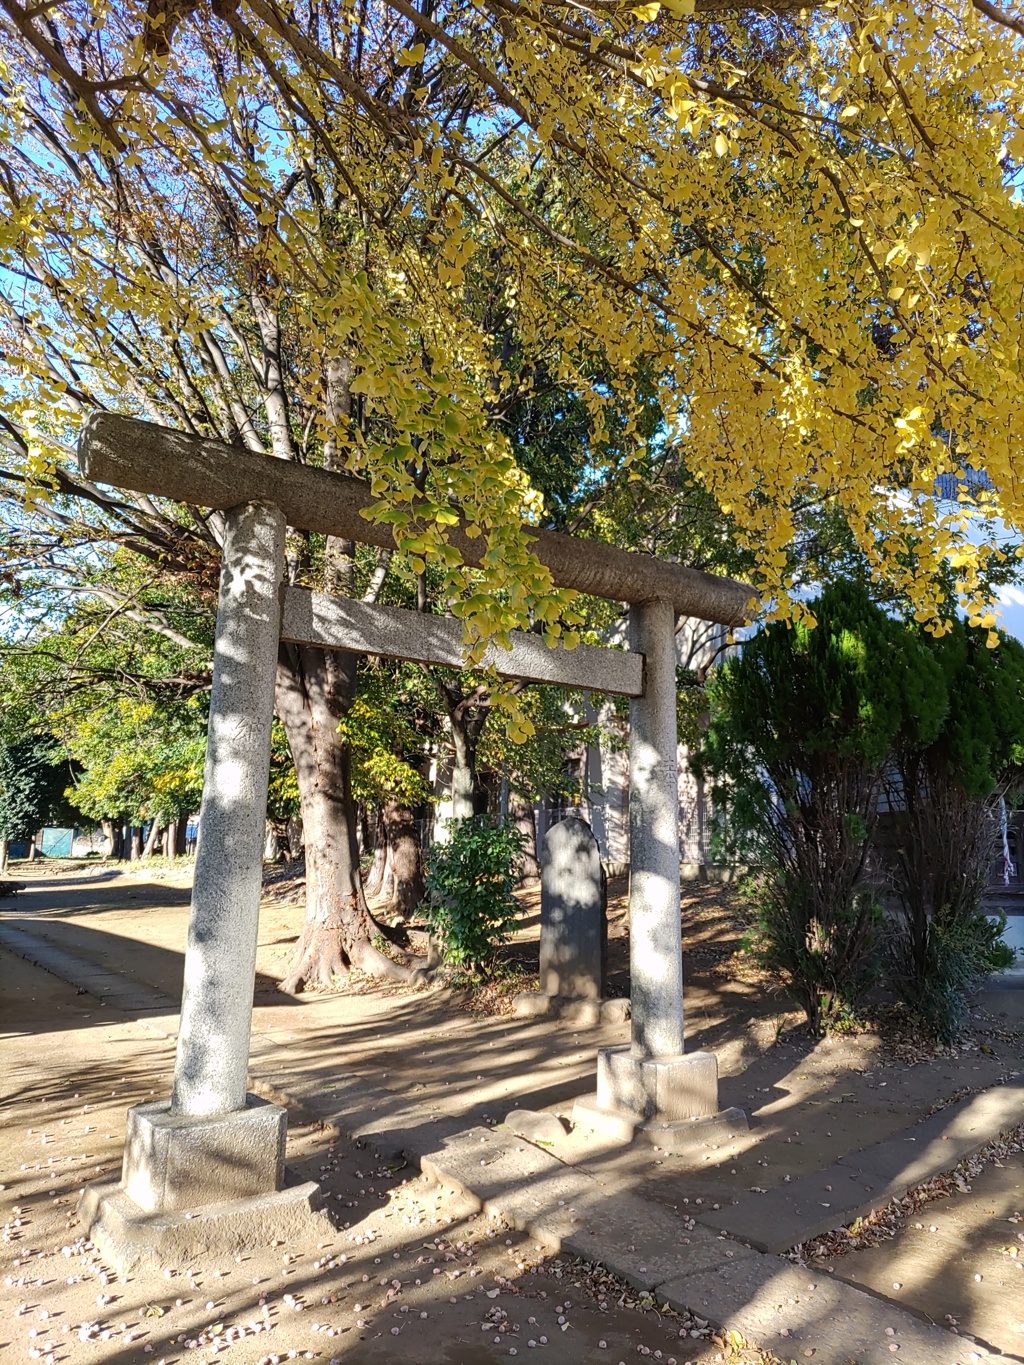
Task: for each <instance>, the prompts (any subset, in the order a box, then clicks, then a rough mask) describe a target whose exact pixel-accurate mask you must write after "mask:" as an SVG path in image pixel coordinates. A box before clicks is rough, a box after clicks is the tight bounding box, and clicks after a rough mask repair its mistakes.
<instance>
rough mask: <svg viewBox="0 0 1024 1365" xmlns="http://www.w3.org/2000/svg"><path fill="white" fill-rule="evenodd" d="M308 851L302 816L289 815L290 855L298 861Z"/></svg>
mask: <svg viewBox="0 0 1024 1365" xmlns="http://www.w3.org/2000/svg"><path fill="white" fill-rule="evenodd" d="M305 851H306V841H305V834H304V832H303V829H302V816H301V815H290V816H289V817H288V857H289V858H290V859H291V861H292V862H293V863H297V862H298V860H299V859H300V858H301V857H302V856H303V854H304V853H305Z"/></svg>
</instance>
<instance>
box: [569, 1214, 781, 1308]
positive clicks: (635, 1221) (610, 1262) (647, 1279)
mask: <svg viewBox="0 0 1024 1365" xmlns="http://www.w3.org/2000/svg"><path fill="white" fill-rule="evenodd" d="M562 1250H563V1252H568V1253H569V1255H571V1256H581V1257H582V1258H583V1259H584V1260H585V1261H591V1262H594V1263H596V1264H598V1265H603V1266H605V1267H607V1269H608V1270H610V1271H611V1272H612V1273H613V1274H614V1275H618V1276H620V1278H621V1279H623V1280H625V1281H626V1283H627V1284H631V1285H632V1286H633V1288H634V1289H638V1290H640V1291H647V1292H651V1291H653V1290H654V1289H655V1288H656V1287H657V1286H658V1285H659V1284H662V1283H664V1282H665V1281H666V1280H670V1279H674V1278H676V1277H678V1276H679V1275H681V1274H695V1273H697V1272H698V1271H700V1270H708V1269H710V1268H712V1267H713V1266H718V1265H721V1264H722V1262H723V1260H726V1259H728V1260H733V1259H736V1260H739V1259H743V1258H744V1257H747V1256H754V1255H756V1254H757V1253H756V1252H754V1251H752V1250H750V1248H748V1247H744V1246H743V1245H742V1243H739V1242H732V1241H728V1240H726V1239H723V1238H722V1237H720V1236H718V1235H717V1234H715V1233H713V1232H711V1231H710V1229H708V1228H704V1227H701V1226H700V1225H699V1224H698V1225H696V1226H694V1227H692V1228H689V1229H687V1228H686V1227H685V1225H684V1221H683V1217H682V1215H681V1214H678V1213H673V1212H672V1211H671V1210H669V1209H665V1208H662V1207H661V1206H660V1205H658V1204H652V1203H651V1202H650V1201H649V1200H647V1199H642V1198H640V1197H639V1196H638V1195H635V1194H630V1193H629V1192H626V1191H624V1192H622V1193H619V1194H609V1195H604V1196H602V1197H601V1199H600V1200H599V1201H597V1202H595V1203H594V1204H593V1206H592V1207H591V1209H590V1211H589V1212H588V1214H587V1215H586V1218H585V1219H584V1222H583V1224H582V1225H581V1226H579V1227H577V1228H575V1229H573V1231H572V1232H570V1233H569V1234H568V1236H566V1237H563V1239H562Z"/></svg>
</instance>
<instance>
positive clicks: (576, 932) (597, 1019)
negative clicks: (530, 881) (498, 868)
mask: <svg viewBox="0 0 1024 1365" xmlns="http://www.w3.org/2000/svg"><path fill="white" fill-rule="evenodd" d="M540 882H541V893H540V989H539V990H536V991H522V992H520V994H519V995H517V996H516V998H515V1001H514V1005H515V1009H516V1013H517V1014H524V1015H541V1014H548V1015H550V1014H555V1015H558V1016H559V1017H560V1018H562V1019H565V1020H567V1021H568V1022H570V1023H573V1024H582V1025H584V1026H588V1025H596V1024H621V1023H623V1022H624V1021H625V1020H626V1019H628V1018H629V1001H628V1000H606V999H605V998H604V993H605V977H606V976H607V971H608V879H607V876H606V874H605V870H604V867H603V866H602V864H601V850H600V848H599V846H598V842H597V839H596V838H595V837H594V832H593V830H592V829H591V828H590V826H589V825H588V824H587V822H586V820H584V819H582V818H581V817H580V816H578V815H570V816H569V817H568V818H567V819H565V820H561V821H559V823H558V824H557V825H552V826H551V828H550V829H549V830H548V832H547V834H546V835H545V836H544V846H543V850H542V853H541V872H540Z"/></svg>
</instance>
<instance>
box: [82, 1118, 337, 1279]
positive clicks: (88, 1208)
mask: <svg viewBox="0 0 1024 1365" xmlns="http://www.w3.org/2000/svg"><path fill="white" fill-rule="evenodd" d="M287 1133H288V1116H287V1112H286V1110H284V1109H283V1108H282V1107H281V1106H280V1105H277V1104H270V1103H268V1102H267V1101H266V1100H261V1099H259V1098H258V1097H257V1096H255V1095H248V1096H247V1097H246V1107H245V1109H239V1110H237V1111H235V1112H233V1113H229V1114H219V1115H216V1116H214V1117H212V1118H193V1117H190V1116H187V1115H182V1114H172V1113H171V1104H170V1100H157V1101H154V1102H151V1103H148V1104H140V1105H136V1106H135V1108H134V1109H130V1110H129V1111H128V1121H127V1128H126V1132H125V1147H124V1160H123V1163H122V1167H121V1182H120V1184H118V1185H113V1184H111V1185H91V1186H88V1187H87V1188H86V1190H85V1191H84V1192H83V1195H82V1200H81V1204H80V1208H79V1212H80V1214H81V1217H82V1221H83V1223H84V1224H85V1227H86V1230H87V1234H88V1236H89V1237H90V1238H91V1239H92V1240H93V1241H94V1242H96V1244H97V1245H98V1246H99V1247H100V1249H101V1250H102V1251H103V1252H104V1254H105V1255H107V1256H108V1257H109V1259H110V1260H111V1261H112V1262H113V1263H114V1265H115V1266H117V1268H118V1269H119V1270H120V1271H121V1272H122V1273H125V1272H127V1271H129V1270H131V1269H133V1268H134V1267H135V1266H137V1265H138V1264H140V1262H142V1261H155V1262H157V1263H161V1264H162V1263H164V1262H173V1263H180V1262H181V1261H182V1260H187V1259H189V1258H191V1257H193V1256H195V1255H196V1254H197V1253H201V1252H204V1251H209V1252H228V1251H241V1250H245V1249H247V1248H251V1247H254V1246H261V1245H265V1244H266V1242H267V1241H270V1240H272V1239H274V1238H275V1237H280V1238H284V1237H301V1236H304V1235H305V1236H309V1235H316V1236H318V1237H320V1238H323V1237H324V1236H325V1235H327V1236H330V1235H331V1233H332V1232H333V1228H332V1227H331V1225H330V1223H329V1222H328V1221H327V1219H326V1217H325V1216H324V1215H322V1214H320V1213H319V1209H320V1207H321V1204H322V1202H323V1201H322V1196H321V1193H320V1187H319V1185H317V1184H316V1183H315V1181H307V1182H305V1183H291V1184H288V1183H287V1181H286V1178H285V1168H284V1154H285V1140H286V1137H287Z"/></svg>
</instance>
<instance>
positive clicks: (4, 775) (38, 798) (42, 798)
mask: <svg viewBox="0 0 1024 1365" xmlns="http://www.w3.org/2000/svg"><path fill="white" fill-rule="evenodd" d="M69 771H70V770H69V765H68V761H67V758H66V757H62V756H61V755H60V750H59V747H58V746H57V745H56V744H55V743H54V740H53V737H52V736H50V735H33V734H29V735H25V736H24V737H23V738H21V739H18V740H13V741H11V742H4V741H2V740H0V872H2V871H3V870H4V868H6V866H7V848H8V845H9V844H10V843H11V842H12V841H13V840H16V839H32V838H34V837H35V835H36V833H37V831H38V830H39V828H40V826H42V825H45V824H49V823H51V822H52V821H54V820H56V819H62V818H64V816H65V815H66V811H67V806H66V803H65V802H64V799H63V796H64V788H65V787H66V785H67V781H68V776H69Z"/></svg>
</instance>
